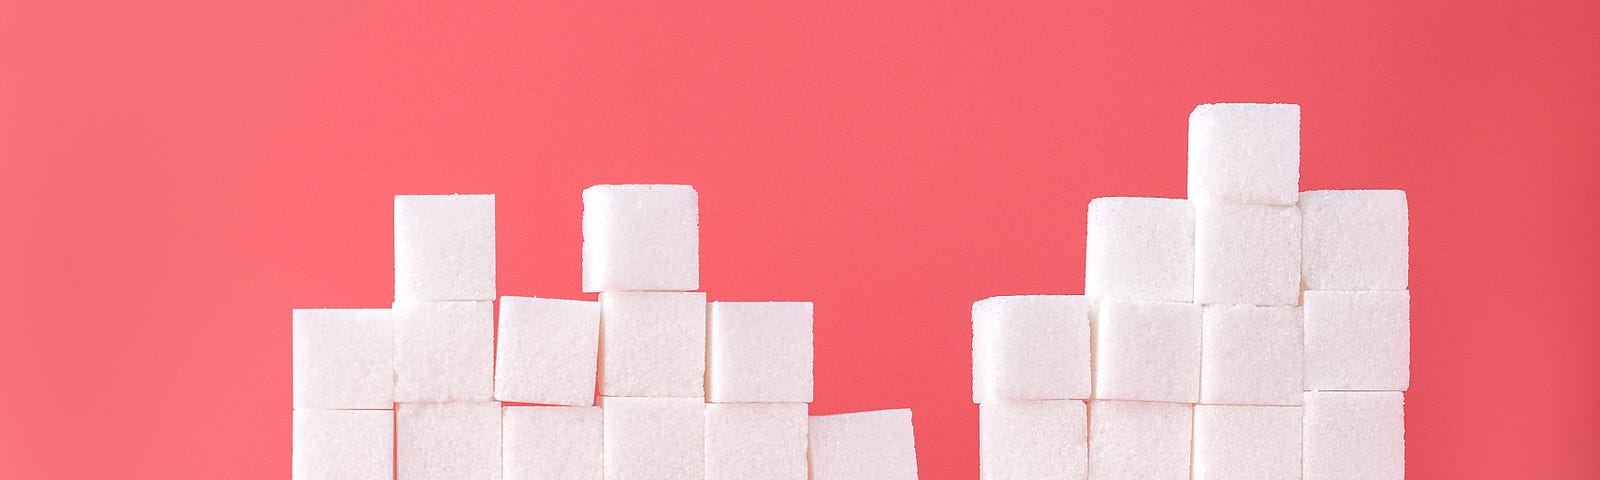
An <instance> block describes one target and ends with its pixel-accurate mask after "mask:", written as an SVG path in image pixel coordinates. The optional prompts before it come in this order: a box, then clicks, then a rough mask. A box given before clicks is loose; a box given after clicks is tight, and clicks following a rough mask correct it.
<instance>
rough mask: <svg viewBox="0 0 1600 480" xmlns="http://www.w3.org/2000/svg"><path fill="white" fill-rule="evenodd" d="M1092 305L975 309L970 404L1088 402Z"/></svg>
mask: <svg viewBox="0 0 1600 480" xmlns="http://www.w3.org/2000/svg"><path fill="white" fill-rule="evenodd" d="M1089 376H1090V369H1089V302H1088V300H1086V299H1085V298H1084V297H1083V296H1081V295H1020V296H1004V297H992V298H988V299H984V300H980V301H978V302H976V303H973V304H972V402H973V403H983V402H987V401H990V400H1062V399H1086V398H1089V394H1090V388H1091V387H1092V384H1091V382H1090V378H1089Z"/></svg>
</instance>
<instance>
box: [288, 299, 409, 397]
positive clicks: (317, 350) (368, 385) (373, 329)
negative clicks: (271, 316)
mask: <svg viewBox="0 0 1600 480" xmlns="http://www.w3.org/2000/svg"><path fill="white" fill-rule="evenodd" d="M293 317H294V330H293V337H294V340H293V342H294V407H295V408H323V409H382V408H394V319H393V317H392V316H391V314H390V312H389V309H378V308H371V309H326V310H321V309H319V310H295V311H294V314H293Z"/></svg>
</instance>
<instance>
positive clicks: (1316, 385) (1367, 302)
mask: <svg viewBox="0 0 1600 480" xmlns="http://www.w3.org/2000/svg"><path fill="white" fill-rule="evenodd" d="M1305 296H1306V298H1305V302H1306V305H1305V317H1306V318H1305V320H1306V332H1305V335H1306V357H1305V358H1306V366H1305V368H1306V373H1305V375H1306V385H1305V386H1306V389H1308V390H1394V391H1403V390H1405V389H1406V388H1407V387H1409V386H1410V385H1411V292H1410V291H1406V290H1374V291H1316V290H1311V291H1307V292H1306V293H1305Z"/></svg>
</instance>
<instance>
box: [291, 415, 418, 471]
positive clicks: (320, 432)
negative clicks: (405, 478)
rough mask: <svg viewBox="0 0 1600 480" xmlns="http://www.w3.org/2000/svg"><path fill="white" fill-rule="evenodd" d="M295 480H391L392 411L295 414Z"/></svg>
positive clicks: (392, 456) (292, 464) (392, 457)
mask: <svg viewBox="0 0 1600 480" xmlns="http://www.w3.org/2000/svg"><path fill="white" fill-rule="evenodd" d="M292 457H293V459H292V460H291V461H290V464H291V468H290V470H291V473H290V476H291V478H293V479H294V480H384V479H390V478H394V410H311V409H305V410H295V411H294V449H293V454H292Z"/></svg>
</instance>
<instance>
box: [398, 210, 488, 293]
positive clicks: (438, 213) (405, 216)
mask: <svg viewBox="0 0 1600 480" xmlns="http://www.w3.org/2000/svg"><path fill="white" fill-rule="evenodd" d="M494 233H495V232H494V195H396V196H395V197H394V298H395V301H398V302H438V301H469V300H483V301H492V300H494V289H495V235H494Z"/></svg>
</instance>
